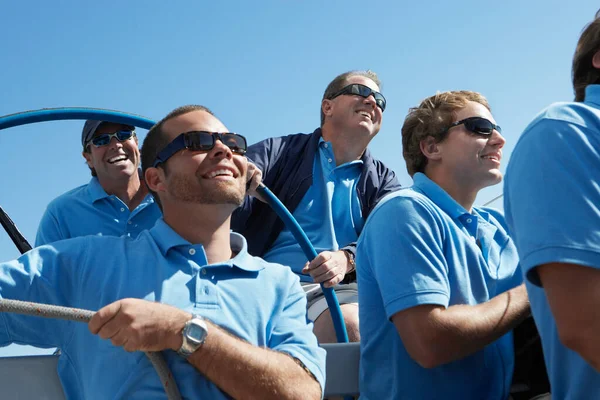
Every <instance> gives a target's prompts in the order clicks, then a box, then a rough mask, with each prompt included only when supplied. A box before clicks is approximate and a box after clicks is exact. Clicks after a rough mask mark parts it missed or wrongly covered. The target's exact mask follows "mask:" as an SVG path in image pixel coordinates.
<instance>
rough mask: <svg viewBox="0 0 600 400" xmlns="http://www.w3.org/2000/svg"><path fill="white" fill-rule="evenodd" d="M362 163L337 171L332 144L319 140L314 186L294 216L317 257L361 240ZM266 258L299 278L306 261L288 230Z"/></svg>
mask: <svg viewBox="0 0 600 400" xmlns="http://www.w3.org/2000/svg"><path fill="white" fill-rule="evenodd" d="M362 163H363V162H362V161H361V160H356V161H351V162H348V163H345V164H342V165H340V166H337V167H336V165H335V156H334V154H333V148H332V146H331V143H330V142H325V141H324V140H323V138H321V139H320V140H319V151H318V152H317V153H316V155H315V161H314V164H313V184H312V185H311V187H310V188H309V189H308V191H307V192H306V194H305V195H304V197H303V198H302V200H301V201H300V204H299V205H298V207H297V208H296V210H295V211H294V213H293V216H294V218H295V219H296V221H298V224H300V226H301V227H302V229H303V230H304V232H305V233H306V236H307V237H308V238H309V240H310V242H311V243H312V245H313V247H314V248H315V251H316V252H317V254H318V253H321V252H322V251H336V250H338V249H339V248H340V247H343V246H346V245H347V244H349V243H353V242H356V240H357V239H358V235H359V234H360V231H361V230H362V227H363V223H364V221H363V218H362V212H361V209H360V201H359V199H358V194H357V191H356V184H357V183H358V179H359V178H360V172H361V167H362ZM263 258H264V259H265V260H267V261H269V262H274V263H278V264H282V265H289V266H290V267H291V268H292V270H293V271H294V272H296V273H297V274H301V272H302V268H304V265H305V264H306V261H307V259H306V255H304V252H303V251H302V248H301V247H300V246H299V245H298V241H297V240H296V239H295V238H294V236H293V235H292V233H291V232H290V231H289V229H287V228H284V229H283V230H282V231H281V233H280V234H279V236H278V237H277V239H276V240H275V243H273V246H272V247H271V248H270V249H269V250H268V251H267V252H266V253H265V254H264V255H263ZM300 279H301V280H302V281H306V282H312V278H311V277H310V276H308V275H300Z"/></svg>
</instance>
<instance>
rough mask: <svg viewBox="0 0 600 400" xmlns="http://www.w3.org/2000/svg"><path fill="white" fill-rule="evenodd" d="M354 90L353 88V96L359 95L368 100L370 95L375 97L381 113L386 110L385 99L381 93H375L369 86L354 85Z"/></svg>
mask: <svg viewBox="0 0 600 400" xmlns="http://www.w3.org/2000/svg"><path fill="white" fill-rule="evenodd" d="M352 88H353V92H352V93H353V94H357V95H359V96H362V97H364V98H367V97H369V96H370V95H373V97H374V98H375V103H376V104H377V106H378V107H379V108H381V111H384V110H385V98H384V97H383V95H382V94H381V93H379V92H376V91H374V90H373V89H371V88H370V87H368V86H364V85H359V84H356V85H352Z"/></svg>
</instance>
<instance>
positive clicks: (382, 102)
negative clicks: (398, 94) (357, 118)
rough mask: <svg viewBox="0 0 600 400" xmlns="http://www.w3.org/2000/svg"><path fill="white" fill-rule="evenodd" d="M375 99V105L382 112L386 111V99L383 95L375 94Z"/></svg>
mask: <svg viewBox="0 0 600 400" xmlns="http://www.w3.org/2000/svg"><path fill="white" fill-rule="evenodd" d="M373 94H374V97H375V103H377V106H378V107H379V108H381V111H385V98H384V97H383V95H382V94H381V93H373Z"/></svg>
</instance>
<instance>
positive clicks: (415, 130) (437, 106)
mask: <svg viewBox="0 0 600 400" xmlns="http://www.w3.org/2000/svg"><path fill="white" fill-rule="evenodd" d="M469 101H474V102H477V103H479V104H481V105H483V106H484V107H485V108H487V109H488V110H490V112H491V108H490V105H489V104H488V102H487V100H486V98H485V97H483V96H482V95H481V94H480V93H477V92H471V91H467V90H459V91H451V92H441V93H440V92H438V93H436V94H435V95H433V96H431V97H428V98H426V99H425V100H423V101H422V102H421V104H419V106H417V107H413V108H410V109H409V110H408V115H407V116H406V118H405V119H404V125H402V155H403V156H404V161H406V169H407V170H408V173H409V174H410V176H413V175H414V174H415V173H416V172H424V171H425V166H426V165H427V157H425V155H424V154H423V153H422V152H421V141H422V140H424V139H426V138H427V137H428V136H431V137H433V138H434V140H435V141H436V142H441V141H442V140H444V138H445V137H446V134H445V132H444V130H445V129H446V128H448V127H449V126H450V124H452V122H454V118H455V115H456V112H457V111H458V110H461V109H463V108H465V107H466V106H467V104H468V102H469Z"/></svg>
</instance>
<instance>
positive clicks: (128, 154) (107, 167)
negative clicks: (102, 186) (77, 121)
mask: <svg viewBox="0 0 600 400" xmlns="http://www.w3.org/2000/svg"><path fill="white" fill-rule="evenodd" d="M129 129H130V127H128V126H127V125H121V124H114V123H110V122H104V123H102V124H101V125H100V126H99V127H98V128H97V129H96V132H94V135H93V137H96V136H98V135H101V134H104V133H113V132H116V131H120V130H129ZM82 154H83V157H84V158H85V160H86V162H87V164H88V166H89V167H90V168H91V169H93V170H94V171H96V176H97V177H98V179H99V180H100V182H101V183H112V182H115V181H121V180H124V179H125V180H127V179H130V178H132V177H137V174H138V166H139V164H140V151H139V149H138V141H137V137H135V136H134V137H132V138H130V139H128V140H125V141H123V142H120V141H119V140H117V138H115V137H113V138H112V139H111V141H110V143H109V144H107V145H106V146H100V147H96V146H95V145H93V144H91V143H90V144H89V145H88V146H87V151H84V152H83V153H82Z"/></svg>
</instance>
